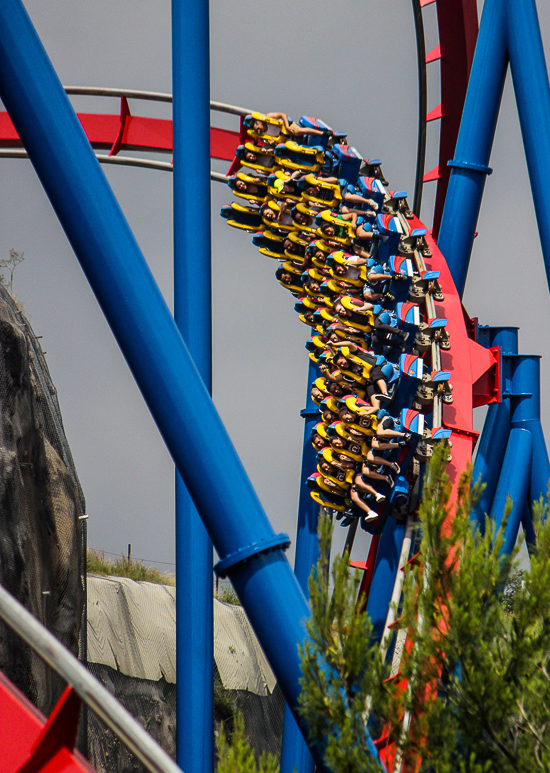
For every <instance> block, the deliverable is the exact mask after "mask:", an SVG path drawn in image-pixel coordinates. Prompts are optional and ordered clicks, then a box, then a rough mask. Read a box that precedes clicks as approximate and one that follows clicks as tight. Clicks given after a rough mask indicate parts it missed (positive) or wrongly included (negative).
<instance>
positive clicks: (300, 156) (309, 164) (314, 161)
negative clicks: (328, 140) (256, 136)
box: [275, 140, 325, 174]
mask: <svg viewBox="0 0 550 773" xmlns="http://www.w3.org/2000/svg"><path fill="white" fill-rule="evenodd" d="M275 156H276V157H277V162H278V163H279V165H280V166H282V167H284V168H285V169H292V170H298V171H301V172H304V174H307V173H308V172H318V171H319V170H320V169H321V167H322V165H323V163H324V160H325V159H324V155H323V151H322V148H319V147H318V146H317V147H309V146H308V145H300V144H299V143H298V142H296V140H288V142H284V143H281V144H280V145H277V146H276V147H275Z"/></svg>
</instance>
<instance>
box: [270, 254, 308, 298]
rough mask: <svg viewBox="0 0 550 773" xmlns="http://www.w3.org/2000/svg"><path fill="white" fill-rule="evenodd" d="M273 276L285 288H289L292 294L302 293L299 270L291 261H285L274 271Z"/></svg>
mask: <svg viewBox="0 0 550 773" xmlns="http://www.w3.org/2000/svg"><path fill="white" fill-rule="evenodd" d="M275 276H276V277H277V279H278V281H279V283H280V284H281V285H282V286H283V287H284V288H285V290H290V292H291V293H292V295H295V296H299V295H301V294H302V293H303V287H302V281H301V274H300V271H299V269H296V268H295V267H294V266H293V265H292V263H290V262H288V261H287V262H285V263H283V264H282V265H281V266H279V268H278V269H277V270H276V271H275Z"/></svg>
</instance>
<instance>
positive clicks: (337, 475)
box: [317, 448, 354, 493]
mask: <svg viewBox="0 0 550 773" xmlns="http://www.w3.org/2000/svg"><path fill="white" fill-rule="evenodd" d="M323 451H328V452H329V453H330V452H331V451H332V449H330V448H324V449H323ZM323 451H319V453H318V454H317V459H318V461H319V464H318V465H317V472H318V473H319V475H322V476H323V477H324V478H328V479H329V480H330V481H331V482H333V483H334V484H335V485H336V486H339V488H340V490H341V491H342V492H344V493H346V492H347V491H349V487H350V485H351V484H352V483H353V477H354V471H353V470H348V471H345V470H344V469H342V468H341V467H336V465H334V464H333V463H332V462H329V461H327V458H326V456H325V454H324V453H323ZM323 463H325V464H327V465H328V464H330V466H331V467H332V468H333V469H331V470H330V471H328V470H323V468H322V466H321V465H322V464H323Z"/></svg>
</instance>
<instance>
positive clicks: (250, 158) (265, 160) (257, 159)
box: [235, 142, 279, 175]
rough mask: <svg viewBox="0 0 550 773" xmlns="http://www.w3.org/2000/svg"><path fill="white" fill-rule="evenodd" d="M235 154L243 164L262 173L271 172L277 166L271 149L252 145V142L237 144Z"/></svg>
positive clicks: (274, 170) (275, 169)
mask: <svg viewBox="0 0 550 773" xmlns="http://www.w3.org/2000/svg"><path fill="white" fill-rule="evenodd" d="M235 156H236V158H238V160H239V161H240V162H241V164H242V165H243V166H246V167H248V168H249V169H255V170H256V171H257V172H260V173H262V174H264V175H268V174H272V173H273V172H276V171H277V169H278V168H279V166H278V164H277V160H276V158H275V153H274V152H273V150H268V149H267V148H262V147H260V146H259V145H254V144H253V143H252V142H245V144H244V145H239V147H238V148H237V150H236V151H235Z"/></svg>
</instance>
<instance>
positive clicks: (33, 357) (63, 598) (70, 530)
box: [0, 286, 85, 714]
mask: <svg viewBox="0 0 550 773" xmlns="http://www.w3.org/2000/svg"><path fill="white" fill-rule="evenodd" d="M84 513H85V501H84V496H83V494H82V490H81V487H80V484H79V481H78V477H77V475H76V471H75V468H74V463H73V460H72V457H71V454H70V450H69V447H68V444H67V440H66V438H65V434H64V430H63V422H62V419H61V413H60V410H59V405H58V402H57V396H56V390H55V387H54V385H53V383H52V380H51V377H50V374H49V371H48V368H47V365H46V361H45V359H44V354H43V352H42V349H41V347H40V344H39V342H38V340H37V339H36V337H35V335H34V333H33V332H32V329H31V327H30V325H29V323H28V321H27V320H26V319H25V317H24V316H23V315H22V314H21V313H20V311H19V310H18V308H17V306H16V304H15V302H14V301H13V300H12V298H11V297H10V296H9V294H8V293H7V291H6V290H5V288H4V287H2V286H0V582H1V583H2V585H4V587H6V588H7V590H9V591H10V593H12V594H13V595H14V596H15V597H16V598H17V599H18V600H19V601H20V602H21V603H22V604H24V605H25V607H26V608H27V609H29V610H30V611H31V612H32V613H33V614H34V615H35V616H36V617H37V618H38V619H39V620H40V621H41V622H42V623H44V625H46V627H47V628H48V629H49V630H50V631H52V633H54V634H55V635H56V636H57V637H58V639H60V641H62V642H63V644H65V646H66V647H68V648H69V649H70V650H71V652H73V653H74V654H75V655H77V656H78V655H79V639H80V632H81V620H82V613H83V604H84V598H85V596H84V587H83V577H84V573H83V571H82V570H83V560H84V556H83V544H82V543H83V535H82V521H81V520H79V516H80V515H82V514H84ZM0 669H1V670H2V671H3V672H4V673H5V674H6V676H8V678H10V679H11V680H12V681H13V682H14V683H15V684H16V685H17V687H19V689H20V690H22V691H23V692H24V693H25V695H27V697H29V698H30V699H31V700H32V701H33V702H34V703H35V704H36V705H37V706H38V708H39V709H40V710H41V711H43V712H44V713H45V714H48V713H49V711H50V710H51V708H52V707H53V705H54V704H55V702H56V700H57V698H58V697H59V694H60V689H61V685H60V684H59V682H58V680H57V679H56V678H55V677H54V676H53V675H52V674H51V673H50V672H49V669H47V668H46V667H45V666H44V665H43V664H42V662H41V661H40V660H39V659H38V658H37V657H36V656H34V655H33V654H32V653H31V652H30V651H29V650H28V649H27V647H26V646H25V645H23V644H22V643H21V642H20V641H19V640H18V639H17V638H15V637H14V636H13V635H12V634H11V633H10V632H9V631H7V630H6V629H5V627H4V626H3V625H0Z"/></svg>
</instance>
